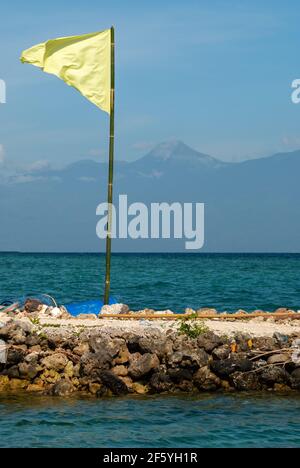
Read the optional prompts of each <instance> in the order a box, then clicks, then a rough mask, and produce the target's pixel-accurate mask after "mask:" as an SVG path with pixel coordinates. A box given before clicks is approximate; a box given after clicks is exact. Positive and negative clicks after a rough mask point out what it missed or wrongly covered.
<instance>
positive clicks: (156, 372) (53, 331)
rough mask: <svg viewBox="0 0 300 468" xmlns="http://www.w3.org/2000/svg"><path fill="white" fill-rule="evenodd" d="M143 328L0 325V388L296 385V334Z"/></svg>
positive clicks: (88, 390) (71, 390) (299, 367)
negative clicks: (190, 332) (193, 333)
mask: <svg viewBox="0 0 300 468" xmlns="http://www.w3.org/2000/svg"><path fill="white" fill-rule="evenodd" d="M198 331H199V333H198V336H196V337H191V336H188V335H186V334H185V333H184V332H182V331H180V330H179V329H178V328H177V329H170V328H168V329H167V330H160V329H158V328H155V327H146V329H145V330H144V331H143V333H140V332H139V333H136V332H135V331H134V330H133V331H128V330H122V329H120V328H117V329H114V328H113V327H107V328H106V329H104V328H101V327H98V326H96V327H90V328H89V327H83V326H82V327H80V326H77V327H73V328H72V327H61V326H59V325H57V326H48V327H47V326H40V325H38V324H34V323H32V321H31V320H30V319H29V318H22V319H11V320H9V321H7V322H6V323H5V324H2V326H1V327H0V340H1V342H0V344H1V346H0V348H1V349H0V392H2V393H3V392H16V391H24V392H25V391H26V392H40V393H43V394H48V395H62V396H67V395H71V394H76V392H77V393H82V394H91V395H95V396H97V397H105V396H112V395H125V394H128V393H135V394H153V393H178V392H188V393H196V392H212V391H224V392H233V391H282V392H299V391H300V336H299V334H297V333H295V334H292V335H290V336H286V335H283V334H280V333H275V334H274V336H273V337H253V336H250V335H247V334H244V333H236V334H235V335H233V336H230V337H229V336H219V335H217V334H215V333H213V332H212V331H210V330H207V329H206V328H205V327H203V329H201V328H200V329H199V330H198Z"/></svg>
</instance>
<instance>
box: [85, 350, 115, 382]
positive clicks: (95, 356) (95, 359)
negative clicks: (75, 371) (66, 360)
mask: <svg viewBox="0 0 300 468" xmlns="http://www.w3.org/2000/svg"><path fill="white" fill-rule="evenodd" d="M111 361H112V357H111V355H110V354H108V353H106V352H102V353H101V352H99V353H90V352H88V353H85V354H84V355H83V356H82V357H81V359H80V374H83V375H89V376H91V377H92V376H96V377H97V376H98V374H99V373H98V371H99V370H106V369H109V367H110V363H111Z"/></svg>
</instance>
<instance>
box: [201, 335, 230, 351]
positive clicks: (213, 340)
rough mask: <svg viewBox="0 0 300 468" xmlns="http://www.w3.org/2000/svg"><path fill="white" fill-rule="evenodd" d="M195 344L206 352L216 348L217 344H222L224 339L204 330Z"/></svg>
mask: <svg viewBox="0 0 300 468" xmlns="http://www.w3.org/2000/svg"><path fill="white" fill-rule="evenodd" d="M197 344H198V346H199V347H200V348H203V349H204V350H205V351H206V352H207V353H211V351H212V350H213V349H215V348H217V346H221V345H222V344H224V340H223V339H222V338H221V337H220V336H218V335H216V334H215V333H213V332H206V333H203V334H202V335H200V336H198V338H197Z"/></svg>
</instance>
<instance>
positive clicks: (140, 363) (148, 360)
mask: <svg viewBox="0 0 300 468" xmlns="http://www.w3.org/2000/svg"><path fill="white" fill-rule="evenodd" d="M158 366H159V359H158V357H157V356H156V354H150V353H146V354H143V355H142V356H141V357H139V358H138V359H136V360H134V361H133V362H132V363H131V364H130V366H129V369H128V374H129V375H130V377H132V378H133V379H136V380H138V379H140V378H141V377H143V376H145V375H147V374H149V372H150V371H152V370H153V369H156V368H157V367H158Z"/></svg>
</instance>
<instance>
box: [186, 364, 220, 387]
mask: <svg viewBox="0 0 300 468" xmlns="http://www.w3.org/2000/svg"><path fill="white" fill-rule="evenodd" d="M193 381H194V384H195V386H196V387H197V388H198V390H202V391H206V392H208V391H214V390H216V389H217V388H218V387H219V386H220V384H221V380H220V379H219V377H217V376H216V375H215V374H214V373H213V372H211V370H210V369H209V367H207V366H205V367H202V368H201V369H198V370H197V372H196V373H195V374H194V376H193Z"/></svg>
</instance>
